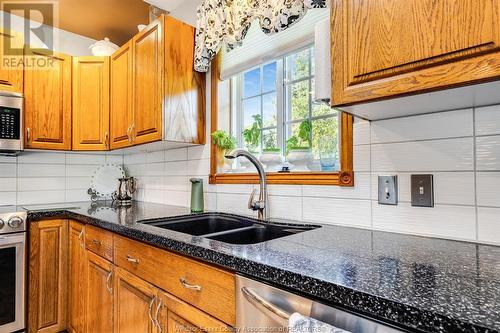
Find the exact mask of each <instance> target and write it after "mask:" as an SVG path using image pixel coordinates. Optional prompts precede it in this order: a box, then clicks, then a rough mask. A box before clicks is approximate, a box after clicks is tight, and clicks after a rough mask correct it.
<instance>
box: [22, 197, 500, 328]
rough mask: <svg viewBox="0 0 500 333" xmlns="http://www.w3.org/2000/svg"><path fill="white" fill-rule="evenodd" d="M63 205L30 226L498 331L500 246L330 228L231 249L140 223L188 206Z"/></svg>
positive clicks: (321, 295) (371, 312)
mask: <svg viewBox="0 0 500 333" xmlns="http://www.w3.org/2000/svg"><path fill="white" fill-rule="evenodd" d="M58 206H59V207H60V206H61V205H50V206H37V207H35V208H36V209H37V210H32V208H30V207H27V209H28V211H29V213H28V221H30V222H33V221H37V220H39V219H42V218H48V217H63V218H71V219H75V220H79V221H81V222H85V223H89V224H92V225H96V226H99V227H102V228H104V229H108V230H112V231H114V232H116V233H118V234H121V235H124V236H127V237H130V238H133V239H137V240H141V241H143V242H146V243H149V244H153V245H156V246H158V247H161V248H165V249H169V250H173V251H177V252H179V253H182V254H184V255H187V256H191V257H194V258H198V259H200V260H202V261H206V262H209V263H213V264H216V265H220V266H222V267H226V268H229V269H231V270H234V271H236V272H238V273H241V274H244V275H246V276H249V277H253V278H256V279H259V280H262V281H266V282H268V283H270V284H273V285H275V286H278V287H282V288H285V289H291V290H295V291H296V292H298V293H300V294H302V295H305V296H308V297H311V298H315V299H318V300H320V301H323V302H325V303H328V304H331V305H341V306H343V307H345V308H347V309H351V310H354V311H355V312H357V313H361V314H365V315H368V316H370V317H373V318H378V319H381V320H383V321H386V322H389V323H395V324H396V325H401V326H402V327H405V328H407V329H410V330H414V331H424V332H458V331H460V332H463V331H465V332H500V247H496V246H488V245H479V244H474V243H467V242H458V241H450V240H441V239H433V238H426V237H418V236H409V235H401V234H394V233H388V232H380V231H370V230H363V229H356V228H348V227H340V226H328V225H323V226H322V227H321V228H319V229H315V230H311V231H307V232H304V233H300V234H297V235H292V236H288V237H285V238H280V239H276V240H272V241H268V242H264V243H260V244H254V245H231V244H226V243H221V242H219V241H215V240H209V239H204V238H200V237H195V236H190V235H186V234H181V233H177V232H174V231H169V230H165V229H160V228H157V227H154V226H150V225H147V224H144V223H141V221H143V220H147V219H155V218H163V217H173V216H179V215H185V214H189V209H187V208H183V207H175V206H166V205H159V204H151V203H138V202H135V203H134V204H133V205H132V206H131V207H129V208H119V209H116V208H113V207H111V206H110V205H107V204H105V203H97V204H90V203H88V202H79V203H74V204H66V206H65V207H66V208H57V207H58Z"/></svg>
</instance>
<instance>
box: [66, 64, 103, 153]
mask: <svg viewBox="0 0 500 333" xmlns="http://www.w3.org/2000/svg"><path fill="white" fill-rule="evenodd" d="M72 118H73V150H108V149H109V57H74V58H73V117H72Z"/></svg>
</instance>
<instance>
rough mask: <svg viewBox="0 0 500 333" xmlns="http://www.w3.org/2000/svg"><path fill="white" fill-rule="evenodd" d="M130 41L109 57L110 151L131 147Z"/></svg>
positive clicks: (131, 90)
mask: <svg viewBox="0 0 500 333" xmlns="http://www.w3.org/2000/svg"><path fill="white" fill-rule="evenodd" d="M132 57H133V54H132V41H129V42H128V43H127V44H125V45H123V46H122V47H121V48H120V49H119V50H118V51H116V52H115V53H114V54H113V55H112V56H111V121H110V131H111V149H117V148H123V147H128V146H131V145H132V141H131V133H130V129H131V127H132V123H133V122H134V114H133V109H132V104H133V103H132V101H133V88H132V86H133V82H132V70H133V67H132V65H133V64H132V62H133V59H132Z"/></svg>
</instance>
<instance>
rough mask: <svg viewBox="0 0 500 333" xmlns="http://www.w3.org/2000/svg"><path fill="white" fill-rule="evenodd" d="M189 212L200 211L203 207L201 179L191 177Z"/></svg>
mask: <svg viewBox="0 0 500 333" xmlns="http://www.w3.org/2000/svg"><path fill="white" fill-rule="evenodd" d="M189 181H191V213H202V212H203V211H204V210H205V209H204V207H203V180H202V179H200V178H191V179H190V180H189Z"/></svg>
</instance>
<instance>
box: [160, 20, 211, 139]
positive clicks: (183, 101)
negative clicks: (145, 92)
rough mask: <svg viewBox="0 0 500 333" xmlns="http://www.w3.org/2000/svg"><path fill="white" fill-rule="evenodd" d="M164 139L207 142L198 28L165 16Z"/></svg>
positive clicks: (203, 80) (203, 76) (203, 77)
mask: <svg viewBox="0 0 500 333" xmlns="http://www.w3.org/2000/svg"><path fill="white" fill-rule="evenodd" d="M164 27H165V28H164V30H165V31H164V38H165V70H164V73H165V89H164V95H165V98H164V104H165V105H164V109H165V113H164V114H165V120H164V124H165V139H166V140H169V141H178V142H191V143H197V144H204V143H205V74H203V73H198V72H196V71H195V70H194V56H193V55H194V43H188V42H186V41H194V34H195V29H194V28H193V27H192V26H190V25H188V24H186V23H183V22H181V21H178V20H176V19H174V18H172V17H169V16H167V17H165V24H164Z"/></svg>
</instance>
